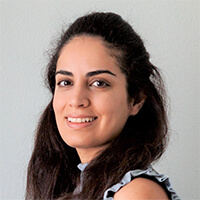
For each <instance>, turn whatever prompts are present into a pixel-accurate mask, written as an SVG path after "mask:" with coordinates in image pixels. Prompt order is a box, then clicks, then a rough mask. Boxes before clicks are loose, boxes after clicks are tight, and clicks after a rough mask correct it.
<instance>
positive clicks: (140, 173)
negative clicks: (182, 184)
mask: <svg viewBox="0 0 200 200" xmlns="http://www.w3.org/2000/svg"><path fill="white" fill-rule="evenodd" d="M87 165H88V163H85V164H82V163H80V164H78V166H77V167H78V168H79V169H80V170H81V172H83V170H84V169H85V168H86V166H87ZM136 177H143V178H147V179H151V180H153V181H155V182H157V183H158V184H159V185H160V186H161V187H162V188H163V189H164V190H165V192H166V193H167V195H168V197H169V199H171V200H180V198H179V197H178V195H177V194H176V192H175V191H174V190H173V188H172V186H171V183H170V180H169V178H168V177H166V176H165V175H163V174H158V173H157V172H156V171H155V170H154V169H153V168H152V167H151V166H149V167H147V169H144V170H141V169H136V170H132V171H129V172H127V173H126V174H125V175H124V176H123V178H122V179H121V181H120V182H119V183H117V184H114V185H113V186H111V187H110V188H108V189H107V190H106V191H105V192H104V196H103V200H113V196H114V194H115V193H116V192H117V191H119V190H120V189H121V188H122V187H123V186H125V185H126V184H128V183H130V182H131V181H132V180H133V179H134V178H136ZM81 183H82V176H81V177H80V184H81ZM79 190H81V185H80V188H79Z"/></svg>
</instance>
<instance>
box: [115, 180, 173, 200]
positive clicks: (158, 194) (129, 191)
mask: <svg viewBox="0 0 200 200" xmlns="http://www.w3.org/2000/svg"><path fill="white" fill-rule="evenodd" d="M124 199H126V200H134V199H141V200H142V199H145V200H148V199H154V200H167V199H169V198H168V197H167V194H166V192H165V191H164V189H163V188H162V187H161V186H160V185H159V184H157V183H156V182H154V181H152V180H149V179H146V178H136V179H134V180H133V181H131V182H130V183H128V184H127V185H125V186H124V187H123V188H122V189H120V190H119V191H118V192H117V193H116V194H115V195H114V200H124Z"/></svg>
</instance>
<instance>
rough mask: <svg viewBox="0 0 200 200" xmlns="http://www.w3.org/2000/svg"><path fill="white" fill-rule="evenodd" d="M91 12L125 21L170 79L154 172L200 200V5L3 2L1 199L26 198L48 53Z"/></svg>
mask: <svg viewBox="0 0 200 200" xmlns="http://www.w3.org/2000/svg"><path fill="white" fill-rule="evenodd" d="M90 11H113V12H116V13H118V14H120V15H121V16H122V17H123V18H124V19H125V20H127V21H128V22H129V23H130V24H131V25H132V26H133V28H134V29H135V30H136V32H138V33H139V34H140V35H141V37H142V38H143V40H144V42H145V46H146V48H147V50H148V51H149V52H150V55H151V61H152V62H153V63H154V64H155V65H156V66H158V67H159V68H160V69H161V70H162V73H163V75H164V77H165V81H166V86H167V91H168V96H169V101H170V109H169V111H170V112H169V115H170V118H169V119H170V134H171V140H170V144H169V147H168V149H167V151H166V153H165V154H164V156H163V157H162V159H161V160H160V161H159V162H158V163H157V164H156V165H155V166H154V167H155V168H156V169H157V170H158V171H159V172H160V173H164V174H166V175H168V176H170V178H171V182H172V183H173V187H174V189H175V190H176V191H177V193H178V194H179V196H180V197H181V198H182V199H188V200H191V199H200V191H199V190H200V189H199V188H200V166H199V164H200V149H199V146H200V140H199V134H200V129H199V122H200V116H199V115H200V106H199V102H200V94H199V92H200V82H199V78H200V65H199V64H200V63H199V61H200V24H199V23H200V15H199V13H200V4H199V1H195V0H165V1H164V0H137V1H135V0H130V1H128V0H123V1H122V0H115V1H114V0H101V1H100V0H71V1H69V0H54V1H52V0H27V1H25V0H21V1H20V0H12V1H11V0H3V1H2V0H1V1H0V50H1V52H0V66H1V68H0V70H1V71H0V76H1V80H0V81H1V84H0V91H1V105H0V128H1V129H0V133H1V136H0V199H24V193H25V185H26V168H27V165H28V160H29V158H30V155H31V151H32V147H33V141H34V132H35V128H36V124H37V121H38V118H39V116H40V115H41V113H42V111H43V109H44V107H45V105H46V104H47V102H48V100H49V98H50V94H49V92H48V90H47V89H46V88H45V84H44V81H43V77H44V69H45V66H46V64H47V62H48V56H47V54H46V51H47V50H49V49H51V47H52V44H53V43H54V41H55V40H56V39H57V38H58V36H59V34H60V32H61V30H62V28H66V27H67V25H68V24H69V23H70V22H72V21H73V20H74V19H76V18H77V17H79V16H81V15H83V14H86V13H88V12H90Z"/></svg>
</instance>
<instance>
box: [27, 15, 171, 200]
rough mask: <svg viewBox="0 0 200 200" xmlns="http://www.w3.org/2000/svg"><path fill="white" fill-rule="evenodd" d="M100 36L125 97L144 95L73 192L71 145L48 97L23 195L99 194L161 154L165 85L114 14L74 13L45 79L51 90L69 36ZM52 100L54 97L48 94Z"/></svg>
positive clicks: (134, 37)
mask: <svg viewBox="0 0 200 200" xmlns="http://www.w3.org/2000/svg"><path fill="white" fill-rule="evenodd" d="M79 35H89V36H93V37H95V36H98V37H101V38H102V39H103V41H104V43H105V44H106V46H107V47H108V48H109V49H110V50H114V51H113V52H115V53H114V56H115V57H116V59H117V61H118V63H119V67H120V68H121V70H122V72H123V73H124V74H125V75H126V79H127V91H128V95H129V97H134V98H135V103H138V102H140V101H141V99H142V98H143V97H146V101H145V103H144V105H143V107H142V109H141V110H140V112H139V113H138V114H137V115H136V116H131V117H129V118H128V120H127V122H126V124H125V127H124V129H123V131H122V132H121V134H120V135H119V137H117V138H116V139H114V140H113V141H112V142H111V144H110V145H109V147H108V148H107V149H105V150H104V151H103V152H101V153H100V154H99V155H98V156H97V157H96V158H94V159H93V160H92V161H91V162H90V163H89V165H88V166H87V167H86V169H85V170H84V172H83V174H82V175H83V187H82V191H81V192H80V193H73V191H74V190H75V188H76V186H77V184H78V182H79V177H80V171H79V169H77V165H78V163H79V162H80V159H79V157H78V154H77V152H76V150H75V149H74V148H72V147H69V146H68V145H67V144H66V143H65V142H64V141H63V140H62V138H61V136H60V134H59V132H58V129H57V125H56V121H55V116H54V111H53V107H52V100H51V101H50V103H49V104H48V106H47V107H46V109H45V111H44V113H43V115H42V116H41V119H40V121H39V124H38V129H37V134H36V139H35V146H34V150H33V154H32V157H31V160H30V162H29V166H28V177H27V192H26V199H55V198H59V197H61V196H62V197H63V198H66V199H102V198H103V193H104V192H105V190H106V189H107V188H109V187H110V186H111V185H113V184H115V183H117V182H119V181H120V179H121V178H122V177H123V176H124V174H125V173H126V172H127V171H129V170H134V169H144V168H146V167H147V166H148V165H150V164H151V163H152V162H154V161H156V160H157V159H158V158H160V156H161V155H162V154H163V152H164V149H165V147H166V141H167V137H166V136H167V118H166V110H165V90H164V87H163V82H162V79H161V76H160V73H159V72H158V69H157V68H156V67H155V66H153V65H152V64H151V62H150V61H149V54H148V52H147V51H146V49H145V47H144V44H143V41H142V40H141V38H140V37H139V36H138V35H137V34H136V33H135V31H134V30H133V29H132V27H131V26H130V25H129V24H128V23H127V22H126V21H124V20H123V19H122V18H121V17H120V16H119V15H117V14H114V13H100V12H95V13H91V14H88V15H85V16H83V17H80V18H78V19H77V20H76V21H75V22H74V23H73V24H71V25H70V26H69V28H68V29H67V30H66V31H65V32H64V33H63V34H62V36H61V38H60V40H59V41H58V44H57V47H56V49H55V50H54V52H53V54H52V57H51V60H50V62H49V64H48V66H47V83H48V86H49V89H50V91H51V93H52V95H53V94H54V89H55V71H56V63H57V59H58V57H59V53H60V51H61V49H62V48H63V46H64V45H65V44H66V43H67V42H68V41H69V40H70V39H72V38H73V37H75V36H79ZM52 99H53V96H52Z"/></svg>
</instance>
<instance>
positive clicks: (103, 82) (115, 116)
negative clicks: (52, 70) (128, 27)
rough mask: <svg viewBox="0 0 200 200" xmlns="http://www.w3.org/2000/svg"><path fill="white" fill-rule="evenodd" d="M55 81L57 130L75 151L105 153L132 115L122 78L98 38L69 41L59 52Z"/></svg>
mask: <svg viewBox="0 0 200 200" xmlns="http://www.w3.org/2000/svg"><path fill="white" fill-rule="evenodd" d="M55 79H56V87H55V93H54V99H53V108H54V112H55V117H56V123H57V126H58V130H59V132H60V135H61V137H62V138H63V140H64V141H65V143H67V144H68V145H69V146H71V147H75V148H76V149H77V150H81V149H85V150H87V149H95V150H97V151H98V150H101V149H104V148H105V147H106V146H107V145H108V144H109V143H110V142H111V140H113V139H114V138H116V137H117V136H118V135H119V134H120V132H121V131H122V129H123V127H124V125H125V123H126V121H127V119H128V117H129V116H130V115H131V114H134V112H135V111H134V110H133V107H132V106H130V105H129V102H128V96H127V89H126V79H125V75H124V74H123V73H122V72H121V70H120V68H119V66H118V63H117V61H116V59H115V58H114V57H113V56H112V55H111V54H110V50H109V49H108V48H106V47H105V45H104V43H103V41H102V40H101V39H100V38H98V37H89V36H77V37H75V38H73V39H72V40H70V41H69V42H68V43H67V44H66V45H65V46H64V47H63V49H62V50H61V53H60V56H59V58H58V62H57V68H56V77H55ZM132 103H133V102H132Z"/></svg>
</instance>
